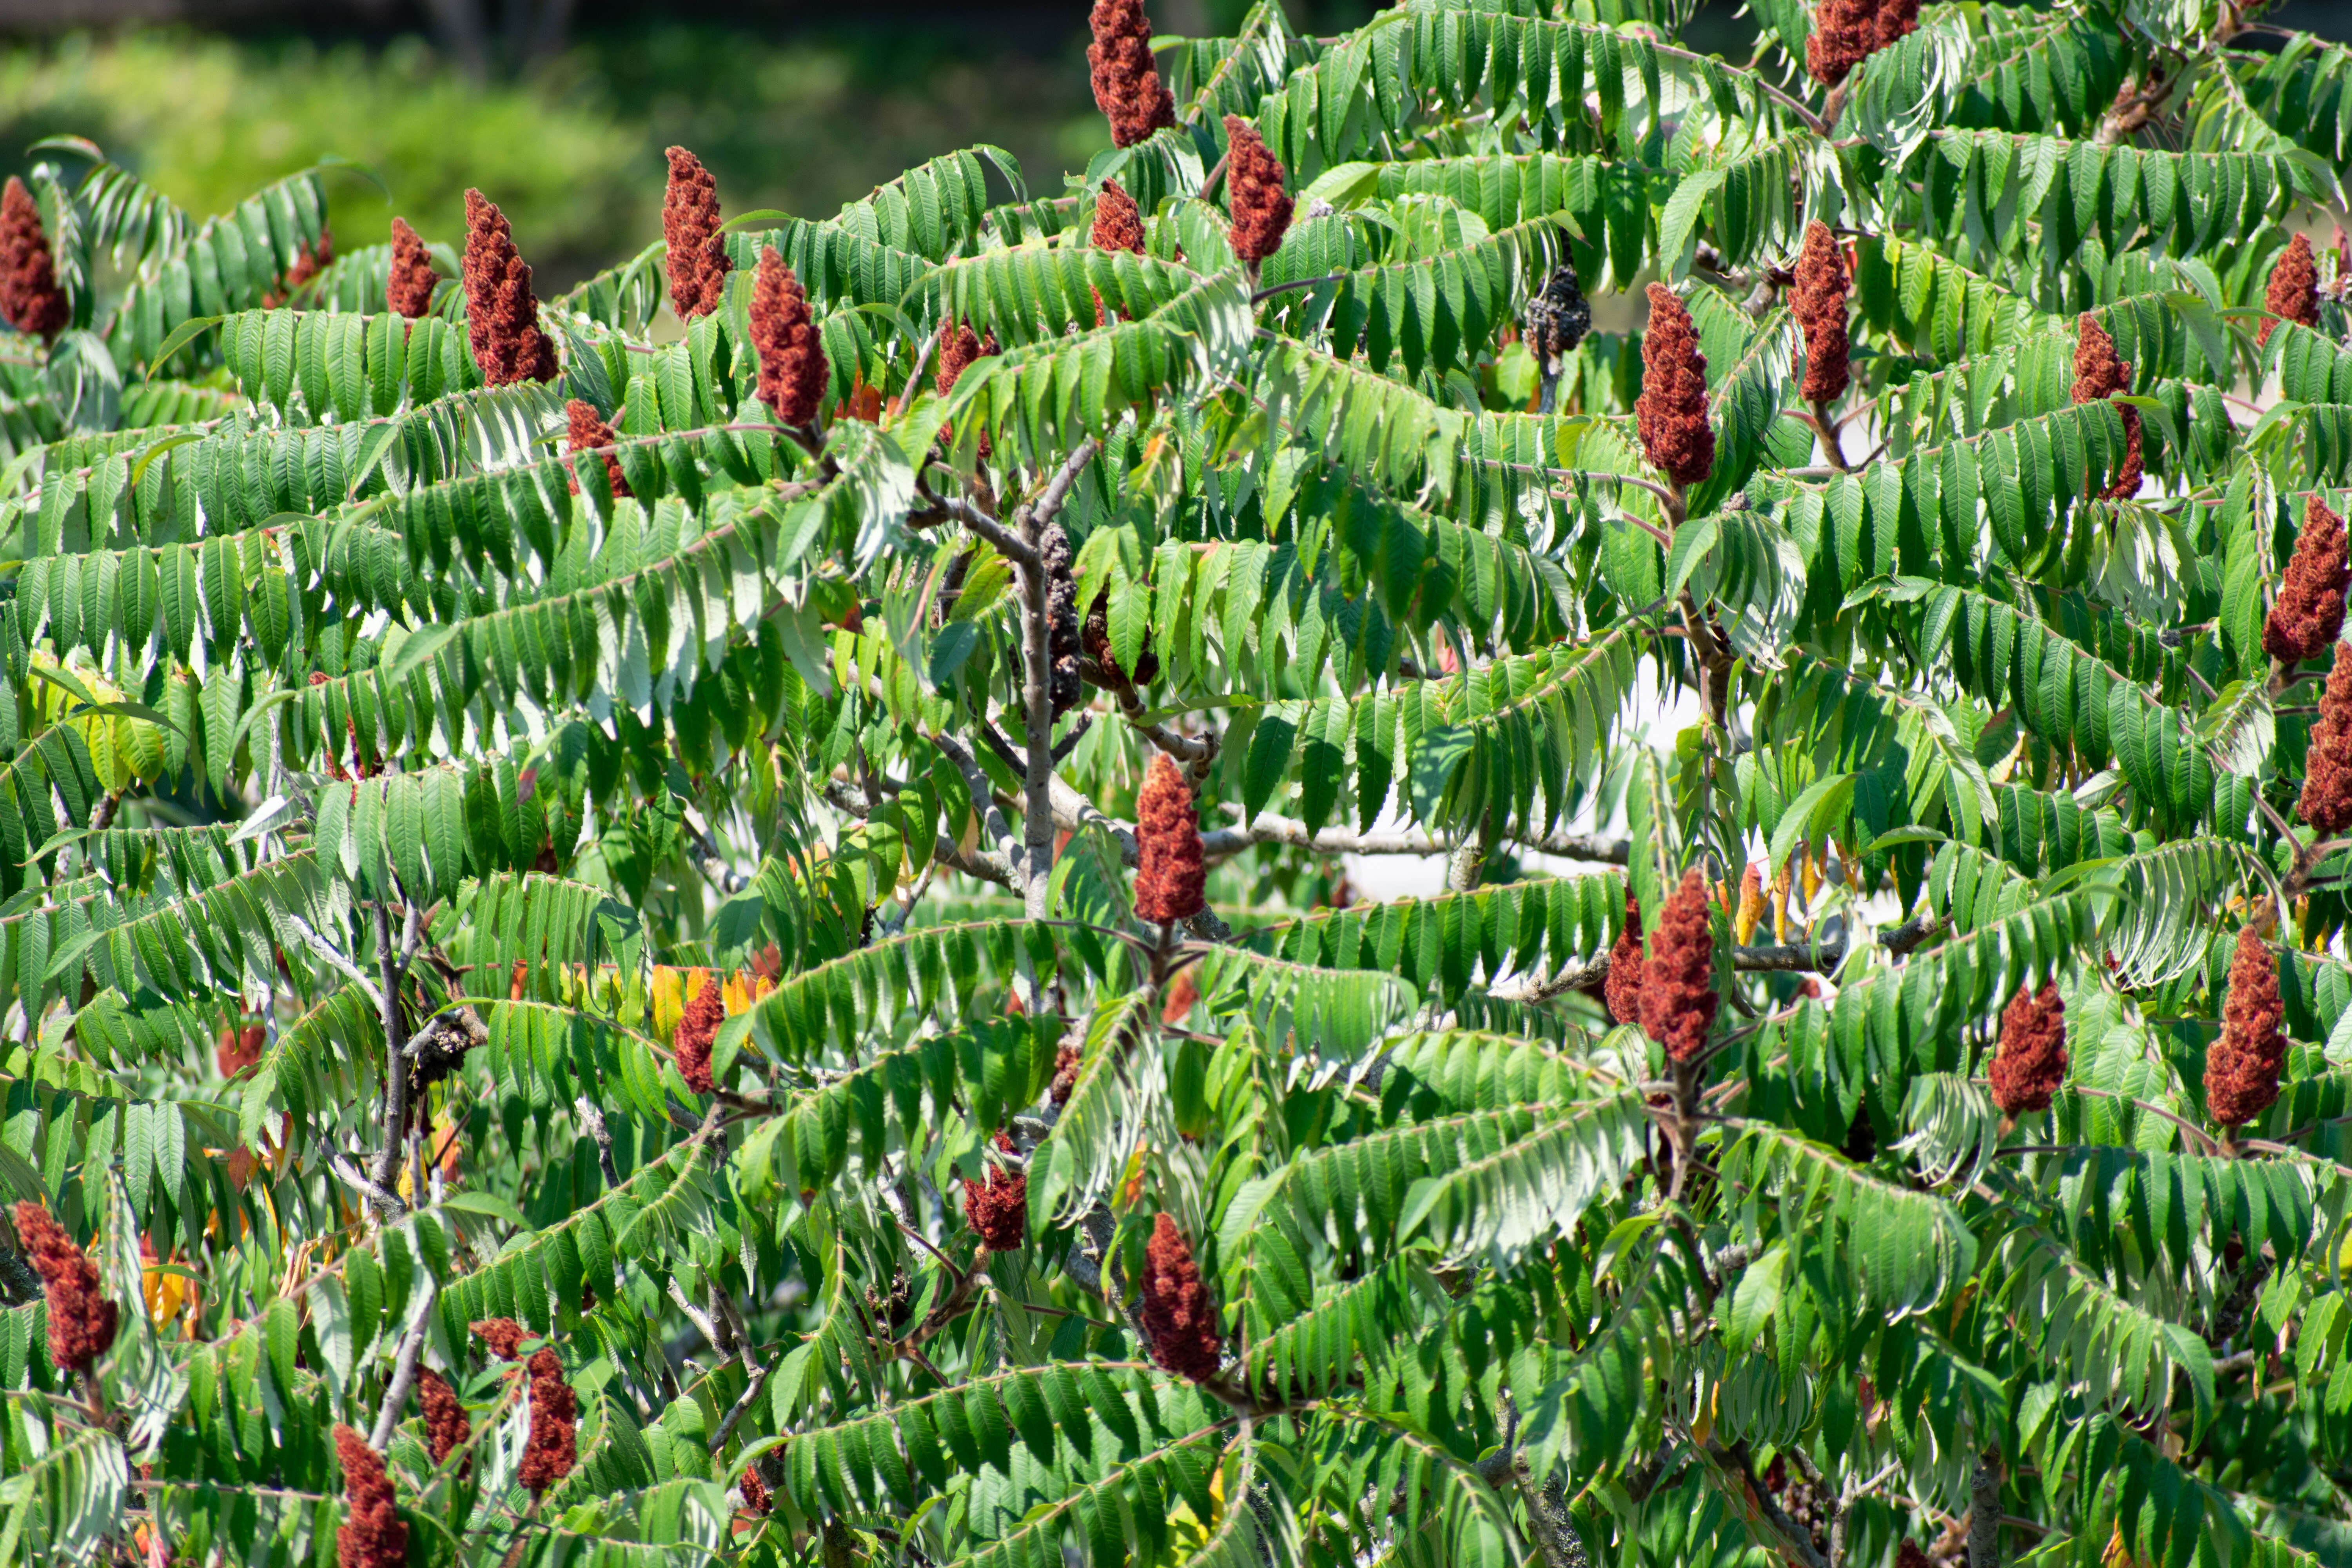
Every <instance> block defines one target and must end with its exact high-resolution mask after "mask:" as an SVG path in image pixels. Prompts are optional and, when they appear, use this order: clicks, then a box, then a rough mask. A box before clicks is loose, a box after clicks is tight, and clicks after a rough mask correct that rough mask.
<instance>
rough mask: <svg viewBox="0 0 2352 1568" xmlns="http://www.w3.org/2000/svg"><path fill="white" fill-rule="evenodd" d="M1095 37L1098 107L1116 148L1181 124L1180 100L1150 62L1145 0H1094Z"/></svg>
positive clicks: (1092, 65)
mask: <svg viewBox="0 0 2352 1568" xmlns="http://www.w3.org/2000/svg"><path fill="white" fill-rule="evenodd" d="M1087 26H1090V27H1092V28H1093V29H1094V35H1095V41H1094V42H1093V43H1091V44H1088V45H1087V72H1088V74H1089V75H1090V76H1091V77H1092V78H1093V80H1094V89H1095V107H1096V108H1097V109H1099V110H1102V111H1103V118H1105V119H1106V120H1108V121H1110V140H1111V144H1112V145H1113V146H1115V147H1132V146H1134V145H1135V144H1136V143H1137V142H1141V141H1143V140H1145V139H1146V138H1148V137H1150V134H1151V133H1152V132H1155V131H1159V130H1162V129H1165V128H1166V127H1168V126H1171V125H1173V124H1175V123H1176V100H1174V99H1173V98H1171V97H1170V96H1169V94H1168V89H1167V87H1166V86H1165V85H1163V84H1162V83H1161V81H1160V72H1159V69H1158V68H1156V67H1154V66H1153V65H1152V63H1151V21H1150V18H1149V17H1147V16H1144V14H1143V0H1095V8H1094V10H1093V11H1092V12H1090V13H1089V14H1088V15H1087Z"/></svg>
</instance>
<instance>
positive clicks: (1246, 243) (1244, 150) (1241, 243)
mask: <svg viewBox="0 0 2352 1568" xmlns="http://www.w3.org/2000/svg"><path fill="white" fill-rule="evenodd" d="M1282 176H1283V171H1282V163H1281V161H1280V160H1279V159H1277V158H1276V157H1275V155H1274V154H1273V153H1269V152H1268V151H1266V146H1265V142H1262V141H1260V140H1259V139H1258V133H1257V127H1256V126H1255V125H1252V124H1251V123H1250V122H1249V121H1246V120H1244V119H1243V118H1242V117H1241V116H1240V115H1238V114H1228V115H1226V116H1225V210H1226V211H1227V212H1228V213H1230V214H1232V215H1233V223H1232V224H1231V226H1228V227H1227V228H1226V230H1225V237H1226V238H1228V239H1230V240H1231V241H1233V247H1234V255H1235V256H1237V257H1239V258H1241V259H1242V260H1243V261H1244V262H1246V263H1248V264H1249V265H1250V266H1251V267H1252V268H1255V267H1256V266H1257V264H1258V263H1259V262H1261V261H1264V260H1265V258H1267V257H1269V256H1272V255H1273V254H1274V253H1275V252H1276V251H1277V250H1280V249H1281V248H1282V237H1283V236H1284V235H1285V234H1286V233H1288V232H1289V231H1290V193H1289V192H1287V191H1286V190H1284V189H1283V188H1282Z"/></svg>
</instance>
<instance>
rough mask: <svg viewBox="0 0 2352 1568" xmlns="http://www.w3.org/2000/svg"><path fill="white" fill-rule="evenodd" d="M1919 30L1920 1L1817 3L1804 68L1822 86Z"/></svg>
mask: <svg viewBox="0 0 2352 1568" xmlns="http://www.w3.org/2000/svg"><path fill="white" fill-rule="evenodd" d="M1918 30H1919V0H1816V4H1815V5H1814V6H1813V31H1812V35H1811V37H1808V38H1806V40H1805V68H1806V69H1807V70H1808V71H1810V72H1811V73H1812V78H1813V79H1814V80H1815V81H1817V82H1820V83H1821V84H1822V86H1823V87H1835V86H1837V85H1838V84H1839V83H1840V82H1843V80H1845V79H1846V76H1847V74H1848V73H1849V72H1851V71H1852V70H1853V68H1854V67H1856V66H1858V65H1860V64H1861V63H1862V62H1863V61H1864V60H1865V59H1868V58H1870V57H1871V56H1872V55H1874V54H1876V53H1877V52H1878V51H1879V50H1881V49H1883V48H1885V47H1887V46H1888V45H1890V44H1892V43H1894V42H1895V40H1896V39H1897V38H1900V37H1904V36H1905V35H1906V34H1908V33H1916V32H1917V31H1918Z"/></svg>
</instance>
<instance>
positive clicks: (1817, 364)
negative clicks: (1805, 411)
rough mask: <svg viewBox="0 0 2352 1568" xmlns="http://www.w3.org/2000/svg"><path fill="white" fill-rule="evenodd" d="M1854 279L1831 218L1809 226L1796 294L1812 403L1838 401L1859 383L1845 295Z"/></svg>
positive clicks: (1807, 397) (1793, 295)
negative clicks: (1848, 275)
mask: <svg viewBox="0 0 2352 1568" xmlns="http://www.w3.org/2000/svg"><path fill="white" fill-rule="evenodd" d="M1851 289H1852V285H1851V284H1850V283H1849V282H1848V280H1847V279H1846V275H1845V258H1844V257H1843V255H1841V254H1840V253H1839V251H1838V246H1837V239H1836V237H1834V236H1832V234H1831V233H1830V231H1829V226H1827V225H1826V224H1819V223H1809V224H1807V225H1806V226H1805V243H1804V246H1803V247H1802V248H1801V249H1800V250H1799V251H1798V252H1797V287H1796V289H1795V290H1794V291H1793V292H1792V293H1791V295H1790V308H1791V309H1792V310H1794V311H1795V312H1796V316H1797V325H1798V326H1799V327H1800V328H1801V329H1802V331H1803V332H1804V334H1805V384H1804V385H1803V387H1802V388H1801V391H1802V392H1803V394H1804V397H1805V401H1806V402H1808V403H1834V402H1835V401H1837V399H1839V398H1840V397H1843V396H1844V395H1845V389H1846V388H1847V387H1849V386H1851V385H1853V368H1852V358H1851V356H1852V353H1853V342H1852V340H1851V338H1849V337H1848V335H1847V332H1846V319H1845V298H1846V295H1847V293H1848V292H1849V291H1850V290H1851Z"/></svg>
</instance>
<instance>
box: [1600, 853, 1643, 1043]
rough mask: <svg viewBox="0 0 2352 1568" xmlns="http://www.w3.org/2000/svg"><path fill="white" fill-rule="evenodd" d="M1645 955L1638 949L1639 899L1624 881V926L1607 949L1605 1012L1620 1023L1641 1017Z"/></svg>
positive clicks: (1636, 1020) (1638, 1020)
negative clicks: (1606, 1006)
mask: <svg viewBox="0 0 2352 1568" xmlns="http://www.w3.org/2000/svg"><path fill="white" fill-rule="evenodd" d="M1647 963H1649V959H1648V958H1647V957H1646V956H1645V955H1644V954H1643V952H1642V900H1639V899H1637V898H1635V897H1634V896H1633V884H1632V883H1631V882H1628V883H1627V884H1626V885H1625V929H1624V930H1622V931H1619V932H1618V933H1617V945H1616V946H1614V947H1612V948H1611V949H1610V950H1609V977H1608V979H1607V981H1606V982H1605V983H1604V984H1606V987H1607V990H1608V995H1609V1016H1610V1017H1612V1018H1613V1019H1615V1020H1616V1021H1617V1022H1618V1023H1620V1024H1638V1023H1640V1022H1641V1021H1642V970H1643V966H1644V965H1645V964H1647Z"/></svg>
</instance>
